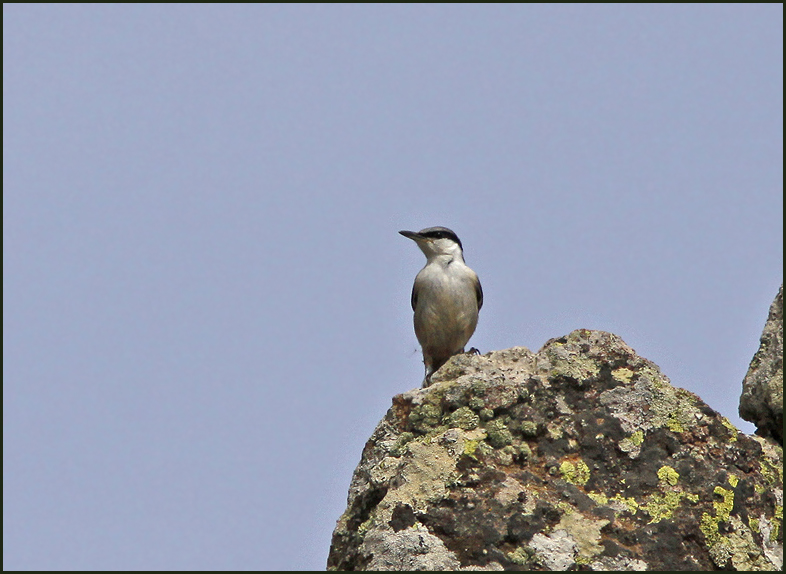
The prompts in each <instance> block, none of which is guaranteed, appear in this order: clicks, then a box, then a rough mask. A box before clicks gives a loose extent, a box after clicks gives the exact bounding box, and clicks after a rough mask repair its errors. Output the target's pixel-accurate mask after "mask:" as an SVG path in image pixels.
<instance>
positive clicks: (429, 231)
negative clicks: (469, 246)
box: [419, 227, 461, 247]
mask: <svg viewBox="0 0 786 574" xmlns="http://www.w3.org/2000/svg"><path fill="white" fill-rule="evenodd" d="M419 233H420V235H421V236H422V237H428V238H429V239H451V240H453V241H455V242H456V243H458V244H459V247H461V240H460V239H459V238H458V236H457V235H456V234H455V233H454V232H453V230H451V229H448V228H447V227H430V228H426V229H421V230H420V232H419Z"/></svg>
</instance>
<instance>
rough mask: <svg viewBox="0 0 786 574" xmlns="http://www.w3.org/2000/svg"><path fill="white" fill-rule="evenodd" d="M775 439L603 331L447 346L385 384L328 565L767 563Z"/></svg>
mask: <svg viewBox="0 0 786 574" xmlns="http://www.w3.org/2000/svg"><path fill="white" fill-rule="evenodd" d="M782 459H783V451H782V449H781V448H780V447H779V446H778V445H777V444H775V443H774V442H773V441H770V440H766V439H764V438H762V437H757V436H747V435H745V434H742V433H740V432H739V431H738V430H737V429H736V428H735V427H734V426H733V425H732V424H731V423H730V422H729V421H728V420H726V419H725V418H724V417H722V416H721V415H719V414H718V413H716V412H715V411H713V410H712V409H711V408H709V407H708V406H707V405H706V404H704V402H703V401H702V400H701V399H699V398H698V397H697V396H696V395H694V394H692V393H690V392H688V391H685V390H683V389H679V388H675V387H673V386H672V385H671V384H670V382H669V380H668V379H667V378H666V377H665V376H664V375H663V374H662V373H661V372H660V370H659V369H658V367H657V366H656V365H655V364H654V363H652V362H650V361H648V360H646V359H644V358H642V357H639V356H638V355H637V354H636V353H635V351H633V349H631V348H630V347H628V346H627V345H626V344H625V343H624V342H623V341H622V339H620V338H619V337H617V336H616V335H613V334H610V333H604V332H600V331H587V330H578V331H574V332H572V333H571V334H570V335H568V336H566V337H562V338H560V339H553V340H551V341H549V342H548V343H547V344H546V345H545V346H544V347H543V348H542V349H541V350H540V351H539V352H538V353H533V352H531V351H529V350H528V349H526V348H523V347H517V348H512V349H508V350H504V351H496V352H492V353H489V354H487V355H483V356H473V355H459V356H456V357H454V358H452V359H451V360H450V361H449V362H448V363H447V364H446V365H445V366H444V367H443V368H442V369H440V371H439V372H438V373H437V374H436V375H435V377H434V383H433V384H432V385H431V386H430V387H428V388H425V389H417V390H413V391H409V392H406V393H404V394H401V395H397V396H396V397H394V399H393V406H392V407H391V408H390V410H389V411H388V413H387V414H386V416H385V417H384V418H383V420H382V421H381V422H380V423H379V425H378V426H377V428H376V429H375V430H374V433H373V434H372V436H371V438H370V439H369V441H368V442H367V443H366V446H365V448H364V450H363V455H362V459H361V461H360V464H359V465H358V467H357V469H356V470H355V473H354V475H353V478H352V483H351V486H350V490H349V497H348V504H347V509H346V511H345V512H344V514H343V515H342V516H341V518H340V519H339V521H338V524H337V526H336V529H335V531H334V533H333V541H332V545H331V549H330V555H329V558H328V568H329V569H333V570H336V569H337V570H566V569H581V570H715V569H737V570H771V569H778V568H780V567H781V565H782V556H783V549H782V548H783V546H782V544H783V534H782V529H781V522H782V519H783V470H782V469H783V465H782Z"/></svg>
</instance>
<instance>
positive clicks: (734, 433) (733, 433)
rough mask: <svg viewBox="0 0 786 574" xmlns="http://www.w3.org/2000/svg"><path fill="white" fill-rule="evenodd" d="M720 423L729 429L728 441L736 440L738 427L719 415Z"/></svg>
mask: <svg viewBox="0 0 786 574" xmlns="http://www.w3.org/2000/svg"><path fill="white" fill-rule="evenodd" d="M721 423H722V424H723V426H725V427H726V428H727V429H729V430H730V431H731V436H730V437H729V442H736V440H737V433H739V432H740V431H739V429H738V428H737V427H735V426H734V425H733V424H731V421H730V420H729V419H727V418H726V417H721Z"/></svg>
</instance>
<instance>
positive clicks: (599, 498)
mask: <svg viewBox="0 0 786 574" xmlns="http://www.w3.org/2000/svg"><path fill="white" fill-rule="evenodd" d="M587 496H589V497H590V498H591V499H592V500H594V501H595V502H596V503H598V504H600V505H601V506H605V505H606V504H608V503H609V498H608V497H607V496H606V495H605V494H603V493H602V492H595V491H590V492H588V493H587Z"/></svg>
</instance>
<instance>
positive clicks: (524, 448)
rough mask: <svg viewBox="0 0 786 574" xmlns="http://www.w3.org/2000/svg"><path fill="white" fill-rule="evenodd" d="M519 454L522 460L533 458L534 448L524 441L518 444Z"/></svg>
mask: <svg viewBox="0 0 786 574" xmlns="http://www.w3.org/2000/svg"><path fill="white" fill-rule="evenodd" d="M518 454H519V458H520V459H521V460H522V461H524V460H529V459H530V458H532V449H531V448H530V447H529V445H528V444H527V443H525V442H523V443H521V444H520V445H519V446H518Z"/></svg>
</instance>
